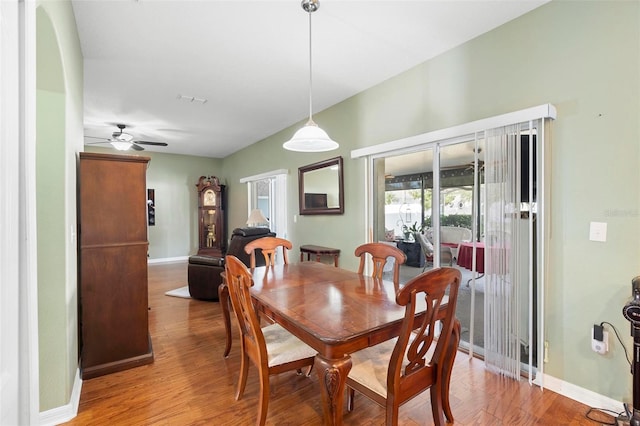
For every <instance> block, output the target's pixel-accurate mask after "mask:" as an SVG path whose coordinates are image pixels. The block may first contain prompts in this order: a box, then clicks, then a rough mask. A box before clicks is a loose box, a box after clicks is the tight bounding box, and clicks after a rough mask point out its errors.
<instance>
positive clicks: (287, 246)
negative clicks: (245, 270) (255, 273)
mask: <svg viewBox="0 0 640 426" xmlns="http://www.w3.org/2000/svg"><path fill="white" fill-rule="evenodd" d="M278 247H282V260H283V261H284V264H285V265H287V264H289V255H288V250H291V249H292V248H293V244H291V241H289V240H286V239H284V238H278V237H263V238H258V239H257V240H253V241H251V242H249V243H248V244H247V245H246V246H244V251H245V252H246V253H247V254H249V255H250V256H251V259H250V265H251V268H255V267H256V249H261V250H262V254H263V256H264V260H265V263H266V265H267V266H272V265H275V261H276V252H277V250H278Z"/></svg>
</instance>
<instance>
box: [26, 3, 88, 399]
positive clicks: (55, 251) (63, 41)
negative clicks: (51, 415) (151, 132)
mask: <svg viewBox="0 0 640 426" xmlns="http://www.w3.org/2000/svg"><path fill="white" fill-rule="evenodd" d="M36 66H37V68H36V173H35V174H36V188H35V191H36V218H37V238H38V247H37V255H38V264H37V266H38V268H37V276H38V327H39V334H38V345H39V383H40V388H39V399H40V411H47V410H50V409H54V408H57V407H60V406H62V405H65V404H68V403H69V400H70V397H71V393H72V390H73V385H74V382H75V377H76V373H77V370H78V316H77V311H78V306H77V255H76V241H75V225H76V202H75V198H76V197H75V193H76V192H75V191H76V180H75V164H76V155H75V154H76V152H77V151H78V147H81V146H82V132H83V129H82V118H83V115H82V108H83V103H82V99H83V81H84V80H83V71H82V70H83V64H82V52H81V49H80V41H79V39H78V34H77V30H76V25H75V18H74V15H73V10H72V8H71V3H70V2H69V1H38V2H37V8H36ZM26 361H27V360H25V362H26Z"/></svg>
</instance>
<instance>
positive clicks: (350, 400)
mask: <svg viewBox="0 0 640 426" xmlns="http://www.w3.org/2000/svg"><path fill="white" fill-rule="evenodd" d="M355 397H356V391H355V390H354V389H353V388H350V387H349V386H347V412H349V413H350V412H352V411H353V407H354V404H355Z"/></svg>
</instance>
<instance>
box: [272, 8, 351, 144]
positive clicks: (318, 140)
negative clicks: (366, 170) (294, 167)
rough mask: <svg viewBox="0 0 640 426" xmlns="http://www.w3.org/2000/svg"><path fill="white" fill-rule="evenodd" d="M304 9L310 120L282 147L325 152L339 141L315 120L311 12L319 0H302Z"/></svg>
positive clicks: (314, 9)
mask: <svg viewBox="0 0 640 426" xmlns="http://www.w3.org/2000/svg"><path fill="white" fill-rule="evenodd" d="M301 5H302V9H303V10H304V11H305V12H307V13H309V121H307V124H305V126H304V127H303V128H301V129H300V130H298V131H297V132H295V134H294V135H293V137H292V138H291V139H289V140H288V141H287V142H285V143H284V144H282V147H283V148H284V149H286V150H289V151H298V152H324V151H332V150H334V149H338V147H339V146H340V145H339V144H338V142H336V141H334V140H332V139H331V138H330V137H329V135H327V132H325V131H324V130H322V129H321V128H320V127H318V125H317V124H316V123H314V122H313V118H312V117H313V112H312V105H313V84H312V83H313V79H312V69H313V67H312V62H311V58H312V55H311V13H313V12H315V11H316V10H318V8H319V7H320V1H319V0H302V2H301Z"/></svg>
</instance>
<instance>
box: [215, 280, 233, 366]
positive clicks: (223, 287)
mask: <svg viewBox="0 0 640 426" xmlns="http://www.w3.org/2000/svg"><path fill="white" fill-rule="evenodd" d="M218 299H219V300H220V306H221V307H222V320H223V321H224V329H225V331H226V332H227V343H226V346H225V348H224V357H225V358H226V357H227V356H228V355H229V352H230V351H231V316H230V312H229V301H230V299H229V288H227V284H226V283H222V284H220V285H219V286H218Z"/></svg>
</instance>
